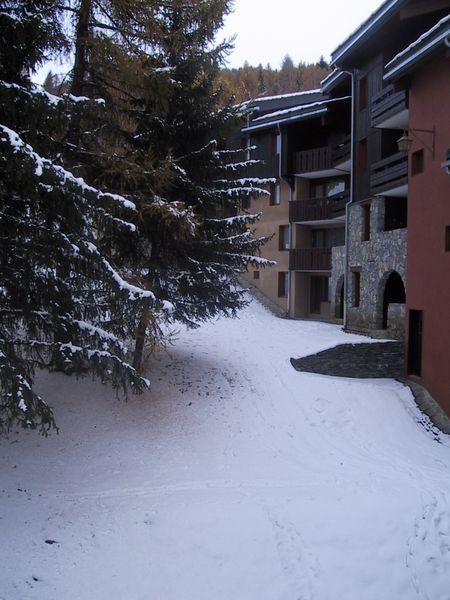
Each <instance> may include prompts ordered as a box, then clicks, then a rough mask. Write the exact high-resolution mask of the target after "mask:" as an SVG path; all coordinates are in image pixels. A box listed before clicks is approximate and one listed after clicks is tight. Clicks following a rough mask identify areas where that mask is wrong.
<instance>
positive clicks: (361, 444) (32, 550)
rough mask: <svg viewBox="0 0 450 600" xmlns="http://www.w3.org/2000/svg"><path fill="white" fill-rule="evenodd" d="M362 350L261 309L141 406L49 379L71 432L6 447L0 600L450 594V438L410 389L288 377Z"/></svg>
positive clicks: (194, 354) (223, 333) (200, 343)
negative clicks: (306, 359)
mask: <svg viewBox="0 0 450 600" xmlns="http://www.w3.org/2000/svg"><path fill="white" fill-rule="evenodd" d="M351 341H367V340H366V339H365V338H357V337H356V336H346V335H344V334H343V333H342V332H341V331H340V330H339V328H338V327H336V326H332V325H325V324H319V323H312V322H291V321H284V320H280V319H277V318H275V317H273V316H272V315H270V314H269V313H268V312H267V311H266V310H265V309H264V308H262V307H261V306H260V305H258V304H256V303H253V304H252V305H251V306H250V307H249V308H248V309H247V310H245V311H244V312H243V313H242V314H241V317H240V319H237V320H220V321H218V322H216V323H214V324H208V325H206V326H204V327H202V328H201V329H200V330H198V331H194V332H192V331H191V332H183V333H181V334H180V336H179V338H178V340H177V342H176V344H175V347H174V349H173V351H172V355H171V357H169V356H167V355H162V356H160V357H158V359H157V361H156V364H154V365H153V369H152V374H151V377H152V380H153V388H152V391H151V393H150V394H148V396H147V397H145V398H142V397H141V398H135V399H132V400H131V401H130V402H128V403H127V404H123V403H119V402H118V401H116V400H115V398H114V395H113V394H111V392H110V391H109V390H108V389H106V388H102V387H101V386H99V385H93V384H92V383H90V382H86V381H85V382H76V381H73V380H71V379H69V380H67V379H66V378H64V377H60V376H56V377H55V376H53V377H48V376H46V379H43V380H42V387H43V388H45V390H46V393H47V394H48V397H49V398H50V399H51V402H52V403H53V405H54V406H55V409H56V417H57V421H58V423H59V425H60V427H61V433H60V435H59V436H56V435H52V436H51V437H50V438H49V439H42V438H39V437H38V436H37V435H36V434H33V433H31V434H29V433H24V432H22V433H20V434H16V433H14V432H13V433H12V434H11V435H10V436H9V438H8V439H4V440H2V441H0V450H1V454H0V456H1V458H0V475H1V484H0V493H1V494H0V536H1V537H0V540H1V548H0V599H1V600H16V599H17V600H28V599H30V600H35V599H39V600H41V599H42V600H394V599H395V600H415V599H420V600H450V439H449V438H448V437H445V436H440V437H439V436H436V433H435V432H434V433H433V431H428V430H427V429H426V428H425V427H424V426H423V425H421V424H419V423H418V422H417V421H418V419H420V418H421V415H420V413H419V412H418V410H417V409H416V407H415V405H414V403H413V401H412V399H411V396H410V393H409V391H408V390H407V389H405V388H403V387H402V386H401V385H400V384H397V383H395V382H393V381H388V380H380V381H374V380H369V381H352V380H345V379H333V378H327V377H322V376H316V375H311V374H303V373H298V372H296V371H295V370H294V369H293V368H292V367H291V366H290V364H289V359H290V357H291V356H302V355H307V354H309V353H311V352H316V351H318V350H322V349H325V348H328V347H331V346H333V345H336V344H337V343H342V342H351ZM437 437H438V438H439V440H437V439H436V438H437ZM46 540H54V541H56V542H57V543H53V544H48V543H46Z"/></svg>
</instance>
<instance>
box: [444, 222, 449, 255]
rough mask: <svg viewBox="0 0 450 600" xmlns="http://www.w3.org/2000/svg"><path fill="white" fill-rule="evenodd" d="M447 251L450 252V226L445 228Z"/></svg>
mask: <svg viewBox="0 0 450 600" xmlns="http://www.w3.org/2000/svg"><path fill="white" fill-rule="evenodd" d="M445 251H446V252H450V225H447V226H446V227H445Z"/></svg>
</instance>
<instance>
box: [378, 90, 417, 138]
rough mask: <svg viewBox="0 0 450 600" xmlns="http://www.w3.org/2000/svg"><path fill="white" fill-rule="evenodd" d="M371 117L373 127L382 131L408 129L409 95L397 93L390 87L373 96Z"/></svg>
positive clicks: (403, 92) (404, 92) (403, 91)
mask: <svg viewBox="0 0 450 600" xmlns="http://www.w3.org/2000/svg"><path fill="white" fill-rule="evenodd" d="M370 117H371V125H372V127H379V128H382V129H407V128H408V120H409V111H408V93H407V92H406V91H405V90H400V91H395V88H394V86H393V85H388V86H387V87H385V88H383V89H382V90H381V92H379V93H378V94H376V95H375V96H373V98H372V103H371V108H370Z"/></svg>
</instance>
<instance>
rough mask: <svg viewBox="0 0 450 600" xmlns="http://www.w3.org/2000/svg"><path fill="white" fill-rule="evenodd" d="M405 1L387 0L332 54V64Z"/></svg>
mask: <svg viewBox="0 0 450 600" xmlns="http://www.w3.org/2000/svg"><path fill="white" fill-rule="evenodd" d="M403 2H405V0H386V1H385V2H383V3H382V4H381V5H380V6H379V7H378V8H377V9H376V10H375V11H374V12H373V13H371V14H370V15H369V17H368V18H367V19H366V20H365V21H363V22H362V23H361V25H359V26H358V27H357V28H356V29H355V30H354V31H353V32H352V33H351V34H350V35H349V36H348V37H347V38H346V39H345V40H344V41H343V42H342V43H341V44H339V46H338V47H337V48H336V49H335V50H334V51H333V52H332V53H331V57H332V61H331V62H332V63H335V62H336V61H337V60H338V59H339V58H340V57H341V56H342V55H343V54H344V53H345V51H346V50H348V49H349V48H351V46H353V44H355V43H356V42H357V41H358V40H359V39H361V38H362V37H363V35H365V34H366V33H368V32H369V31H370V30H371V29H372V28H373V27H375V26H376V25H377V24H378V22H379V21H380V20H381V19H382V18H383V17H384V16H385V15H387V14H388V13H389V11H390V10H392V9H395V8H397V6H398V5H400V4H402V3H403Z"/></svg>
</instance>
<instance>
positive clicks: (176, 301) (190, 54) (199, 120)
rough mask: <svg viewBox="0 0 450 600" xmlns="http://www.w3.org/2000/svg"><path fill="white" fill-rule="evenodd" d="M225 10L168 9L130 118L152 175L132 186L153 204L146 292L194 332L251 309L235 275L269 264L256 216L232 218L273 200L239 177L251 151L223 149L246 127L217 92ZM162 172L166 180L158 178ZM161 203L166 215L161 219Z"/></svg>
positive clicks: (195, 5) (145, 231) (214, 2)
mask: <svg viewBox="0 0 450 600" xmlns="http://www.w3.org/2000/svg"><path fill="white" fill-rule="evenodd" d="M229 8H230V3H229V2H225V1H223V0H208V1H207V2H205V1H204V0H196V1H192V2H190V3H189V6H187V5H186V3H185V2H182V1H180V0H173V1H171V2H167V3H165V5H164V8H161V11H160V13H159V14H158V16H157V19H156V20H157V29H158V31H159V32H160V37H159V39H158V40H157V46H156V52H155V53H154V54H153V56H152V59H153V60H157V64H156V65H154V68H153V70H151V71H147V72H144V73H143V77H142V82H141V85H140V88H141V90H142V91H143V92H144V94H143V96H142V99H141V102H140V104H139V105H138V106H137V108H136V110H135V111H134V113H133V118H134V119H135V120H136V122H137V129H136V134H135V135H134V139H135V159H136V160H137V161H138V162H141V161H142V162H144V161H145V157H147V156H152V158H153V161H152V164H153V167H154V169H155V175H154V176H151V177H150V179H148V176H147V178H144V179H142V180H141V181H138V182H136V183H137V186H138V188H140V189H146V188H147V189H148V188H151V189H153V190H154V192H155V197H154V199H153V200H152V201H150V202H149V201H148V199H147V198H146V197H145V195H141V205H140V217H141V223H140V233H141V239H142V240H144V241H145V240H148V241H151V249H150V252H147V253H146V252H145V250H142V251H141V252H140V255H141V256H145V257H146V258H145V260H144V262H143V263H142V268H143V269H146V273H147V281H148V287H149V289H151V290H152V291H153V292H154V293H155V295H156V296H157V298H163V299H165V300H169V301H170V303H171V304H172V305H173V307H174V310H173V313H172V314H171V316H170V318H171V319H172V320H177V321H181V322H183V323H185V324H187V325H188V326H196V325H198V324H199V323H200V322H201V321H203V320H206V319H209V318H212V317H215V316H217V315H218V314H225V315H228V316H230V315H231V316H233V315H235V314H236V311H237V310H238V309H239V308H241V307H243V306H244V305H245V303H246V301H245V298H244V294H243V292H242V291H241V290H240V289H239V287H238V286H237V281H236V278H237V276H238V275H239V273H241V272H242V271H243V270H245V269H246V268H247V267H248V266H249V265H255V264H258V265H266V264H270V263H269V262H268V261H265V260H264V259H262V258H260V257H259V252H260V248H261V246H262V245H263V243H264V242H265V241H266V240H265V239H255V238H254V236H253V234H252V231H251V225H252V224H253V223H254V222H255V221H256V220H257V219H258V218H259V215H243V216H233V215H236V213H237V210H238V208H239V207H240V206H241V205H242V203H243V202H245V200H246V199H247V198H248V197H249V196H251V195H255V196H257V195H261V194H267V193H268V192H267V186H268V185H269V184H270V183H271V181H269V180H259V179H255V178H242V177H241V176H239V172H240V169H241V168H242V167H245V166H246V158H245V151H243V150H236V151H227V150H226V149H225V147H224V143H223V142H224V140H225V139H226V137H227V136H228V134H229V133H230V130H231V129H232V128H233V127H235V126H236V124H237V122H238V121H239V119H240V118H241V115H240V114H239V113H238V109H237V108H236V107H234V106H233V105H232V104H231V102H229V103H227V104H225V106H222V105H221V90H220V88H218V86H217V78H218V74H219V70H220V66H221V64H222V61H223V58H224V56H225V55H226V53H227V52H228V50H229V45H228V44H227V43H223V44H219V45H214V44H213V40H214V37H215V34H216V33H217V31H218V29H219V28H220V27H221V25H222V21H223V18H224V16H225V14H226V12H227V11H228V10H229ZM155 90H157V91H158V93H157V94H156V96H155ZM161 90H164V92H165V95H163V96H162V97H161ZM161 169H162V170H163V172H164V174H165V176H164V177H158V176H157V174H158V171H160V170H161ZM162 198H163V199H164V201H163V200H162ZM155 204H156V205H162V206H163V207H164V210H163V211H161V208H159V210H158V211H157V212H155ZM186 212H187V213H188V214H191V215H192V224H193V225H192V228H191V229H190V230H186V229H184V230H183V231H184V235H179V232H178V231H177V228H176V227H174V225H173V222H174V221H177V220H178V221H179V220H180V217H182V216H183V215H184V214H186ZM220 215H222V216H220ZM166 220H168V222H169V223H171V226H170V227H165V226H164V222H165V221H166ZM178 229H179V228H178ZM174 236H175V237H174ZM146 320H147V319H146V317H145V315H144V317H143V321H142V328H141V333H142V334H144V331H145V323H146ZM137 350H138V351H137V355H136V362H135V366H138V364H139V360H140V359H139V347H138V349H137Z"/></svg>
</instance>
